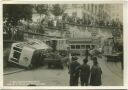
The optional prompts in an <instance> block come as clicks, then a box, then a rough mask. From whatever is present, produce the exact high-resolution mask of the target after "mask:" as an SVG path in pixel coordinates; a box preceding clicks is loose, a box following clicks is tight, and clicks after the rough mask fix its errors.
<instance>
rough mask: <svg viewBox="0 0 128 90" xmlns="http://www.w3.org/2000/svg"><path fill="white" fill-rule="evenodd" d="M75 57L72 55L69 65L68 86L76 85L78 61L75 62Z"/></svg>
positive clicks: (78, 68)
mask: <svg viewBox="0 0 128 90" xmlns="http://www.w3.org/2000/svg"><path fill="white" fill-rule="evenodd" d="M77 59H78V58H77V57H72V62H71V63H70V65H69V74H70V86H78V80H79V70H80V63H79V62H77Z"/></svg>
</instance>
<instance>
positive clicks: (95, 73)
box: [90, 57, 102, 86]
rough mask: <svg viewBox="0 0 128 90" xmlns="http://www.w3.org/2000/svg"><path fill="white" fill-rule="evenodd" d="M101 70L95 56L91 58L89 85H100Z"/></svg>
mask: <svg viewBox="0 0 128 90" xmlns="http://www.w3.org/2000/svg"><path fill="white" fill-rule="evenodd" d="M101 75H102V70H101V67H100V66H99V64H98V61H97V58H96V57H94V58H93V66H92V68H91V77H90V85H91V86H100V85H102V82H101Z"/></svg>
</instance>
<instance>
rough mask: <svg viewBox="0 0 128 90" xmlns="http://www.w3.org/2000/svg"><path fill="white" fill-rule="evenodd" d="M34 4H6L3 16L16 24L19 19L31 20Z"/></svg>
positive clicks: (8, 21)
mask: <svg viewBox="0 0 128 90" xmlns="http://www.w3.org/2000/svg"><path fill="white" fill-rule="evenodd" d="M32 9H33V6H32V5H27V4H20V5H19V4H4V5H3V16H4V20H5V19H6V20H7V23H10V24H11V25H13V26H16V25H17V23H18V21H19V20H22V19H24V20H31V19H32Z"/></svg>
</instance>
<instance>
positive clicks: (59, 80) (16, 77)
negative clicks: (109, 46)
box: [4, 57, 123, 86]
mask: <svg viewBox="0 0 128 90" xmlns="http://www.w3.org/2000/svg"><path fill="white" fill-rule="evenodd" d="M83 58H84V57H79V60H78V61H79V62H80V63H81V64H82V60H83ZM98 62H99V65H100V66H101V68H102V71H103V75H102V83H103V86H122V85H123V71H122V70H121V65H120V63H119V62H117V63H113V62H106V60H105V58H104V57H103V58H102V59H98ZM88 64H90V65H91V66H92V61H91V60H89V62H88ZM13 70H15V68H14V69H11V68H10V69H8V70H6V69H5V70H4V72H6V73H7V72H11V71H13ZM16 70H17V69H16ZM29 84H35V85H39V86H40V85H41V86H42V85H43V86H69V74H68V69H67V68H65V69H63V70H61V69H48V67H47V66H42V67H40V68H37V69H34V70H24V71H21V72H17V73H13V74H8V75H4V85H7V86H10V85H11V86H26V85H29ZM79 85H80V82H79Z"/></svg>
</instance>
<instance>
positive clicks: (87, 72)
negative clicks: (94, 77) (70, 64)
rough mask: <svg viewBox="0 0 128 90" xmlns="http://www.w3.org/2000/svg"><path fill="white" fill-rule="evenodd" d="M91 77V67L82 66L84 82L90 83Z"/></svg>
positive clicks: (81, 74) (81, 73) (81, 75)
mask: <svg viewBox="0 0 128 90" xmlns="http://www.w3.org/2000/svg"><path fill="white" fill-rule="evenodd" d="M89 76H90V66H89V65H88V64H83V65H81V72H80V77H81V79H82V81H83V80H84V81H85V82H88V80H89Z"/></svg>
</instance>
